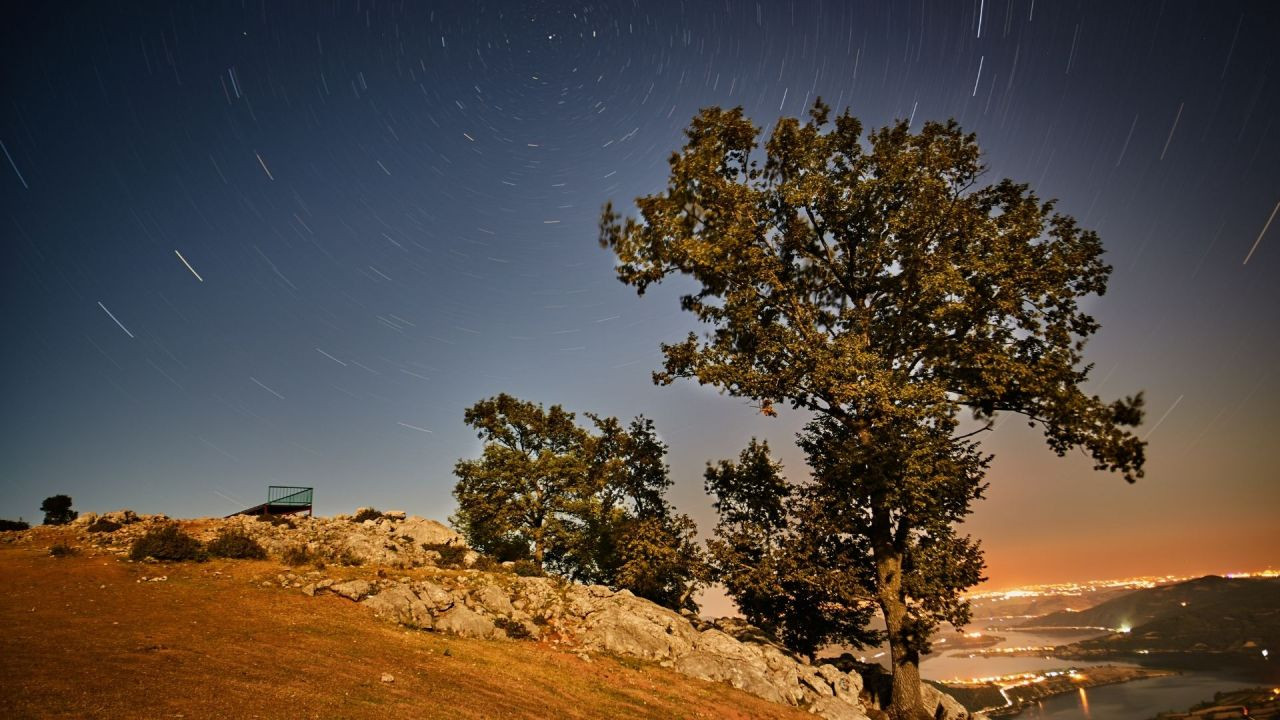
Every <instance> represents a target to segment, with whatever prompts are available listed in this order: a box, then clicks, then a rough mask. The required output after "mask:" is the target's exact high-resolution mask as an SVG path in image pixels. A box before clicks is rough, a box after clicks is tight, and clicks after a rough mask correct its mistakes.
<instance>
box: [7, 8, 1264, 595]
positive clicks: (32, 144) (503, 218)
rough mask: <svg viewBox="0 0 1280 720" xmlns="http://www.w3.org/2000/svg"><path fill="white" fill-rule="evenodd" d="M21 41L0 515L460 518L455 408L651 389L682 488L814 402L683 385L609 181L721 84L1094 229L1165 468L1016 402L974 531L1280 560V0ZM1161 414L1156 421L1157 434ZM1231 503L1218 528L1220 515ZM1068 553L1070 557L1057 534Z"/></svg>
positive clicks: (311, 18)
mask: <svg viewBox="0 0 1280 720" xmlns="http://www.w3.org/2000/svg"><path fill="white" fill-rule="evenodd" d="M6 15H7V18H6V22H5V23H4V27H3V29H0V33H3V42H0V54H2V55H3V63H2V64H0V67H2V68H3V69H2V70H0V72H2V73H3V78H4V81H3V88H4V93H3V100H2V102H0V149H3V151H4V155H5V159H6V163H4V164H3V165H0V226H2V227H3V248H4V257H3V288H4V290H3V293H4V294H3V297H4V301H3V308H4V313H5V319H6V323H5V324H6V327H5V333H4V337H5V340H4V343H3V351H2V353H3V354H2V357H3V368H2V370H3V374H2V377H3V382H4V398H5V411H4V413H3V421H4V425H3V434H2V435H0V457H2V458H3V460H2V461H0V462H2V464H0V478H2V482H0V513H2V514H4V516H5V517H10V516H11V517H14V518H16V517H17V516H19V515H24V516H25V517H26V518H27V519H29V520H30V519H32V518H36V517H37V511H36V510H35V508H36V507H38V505H39V502H40V500H41V499H42V498H44V497H46V496H48V495H51V494H53V493H58V492H63V493H67V494H69V495H72V496H73V497H74V498H75V501H76V507H77V508H81V509H88V510H108V509H114V508H118V507H130V508H134V509H137V510H138V511H139V512H143V511H145V512H165V513H169V514H172V515H178V516H195V515H222V514H226V513H228V512H232V511H234V510H238V509H239V508H240V507H243V506H245V505H246V504H248V503H249V502H251V501H252V502H257V501H258V500H257V498H258V497H259V495H261V493H262V492H263V486H265V485H267V484H282V485H308V486H310V485H314V486H315V487H316V488H317V490H316V501H317V510H318V512H322V513H324V514H332V513H337V512H349V511H350V510H352V509H353V508H354V507H356V506H358V505H376V506H378V507H380V508H388V507H391V508H395V507H403V508H405V509H408V510H410V511H412V512H415V513H418V514H422V515H426V516H430V517H436V518H440V519H442V520H443V519H444V518H446V517H447V516H448V515H449V513H450V512H451V510H452V507H453V506H452V502H453V501H452V498H451V496H450V491H451V489H452V487H453V483H454V481H455V479H454V477H453V475H452V467H453V464H454V462H455V461H456V460H457V459H458V458H460V457H468V456H472V455H474V454H475V453H476V451H477V450H478V441H477V440H476V439H475V437H474V436H473V435H472V434H471V433H469V432H468V431H467V430H466V428H465V427H464V425H463V423H462V411H463V408H464V407H466V406H468V405H470V404H472V403H474V402H475V401H477V400H479V399H481V398H483V397H488V396H491V395H495V394H497V393H499V392H508V393H511V394H514V395H516V396H519V397H522V398H526V399H529V400H534V401H538V402H543V403H546V404H552V403H559V404H563V405H564V406H565V407H566V408H567V409H569V410H573V411H577V412H583V411H592V412H597V413H603V414H606V415H617V416H620V417H623V418H630V417H632V416H634V415H636V414H640V413H643V414H645V415H647V416H649V417H651V418H653V419H654V420H655V422H656V423H657V427H658V430H659V432H660V433H661V434H662V436H663V437H664V439H665V440H666V441H667V442H668V443H669V444H670V445H671V454H670V456H669V460H670V463H671V466H672V474H673V477H675V478H676V488H675V492H674V496H673V501H674V502H675V504H676V505H677V506H678V507H680V509H681V510H684V511H686V512H689V513H691V514H692V515H693V516H694V517H695V518H696V519H698V520H699V521H700V523H701V524H702V529H703V531H704V533H705V532H706V531H708V530H709V529H710V521H711V518H712V515H711V512H710V505H709V501H708V500H707V499H706V497H705V496H704V494H703V490H702V479H701V473H702V468H703V466H704V463H705V462H706V461H707V460H710V459H719V458H724V457H730V456H735V455H736V454H737V452H738V450H739V449H741V448H742V447H743V446H744V445H745V444H746V442H747V440H748V439H749V438H750V437H751V436H753V435H755V436H759V437H768V438H769V439H770V441H771V444H772V445H773V446H774V447H775V448H778V449H784V448H785V449H786V450H785V451H784V459H785V461H786V464H787V468H788V470H789V471H790V472H792V473H801V472H803V467H804V466H803V461H802V458H801V456H800V454H799V452H798V451H796V450H795V449H794V447H793V434H794V432H795V431H796V430H797V429H798V428H799V427H800V426H801V425H802V424H803V420H804V418H801V417H798V416H796V415H795V414H794V413H790V412H786V411H783V412H782V413H781V417H779V418H776V419H773V418H767V417H763V416H761V415H760V414H759V413H758V412H756V411H755V410H754V409H753V408H751V407H749V406H748V405H747V404H745V403H743V402H741V401H738V400H735V399H732V398H728V397H722V396H718V395H716V394H715V393H714V392H712V391H710V390H708V389H706V388H700V387H697V386H696V385H694V384H692V383H683V384H677V385H676V386H675V387H669V388H661V387H655V386H654V385H653V384H652V383H651V381H650V372H651V370H653V369H655V368H657V367H658V366H659V363H660V352H659V344H660V343H661V342H671V341H674V340H677V339H679V338H681V337H682V336H683V335H685V334H686V333H687V332H688V331H689V330H691V329H694V327H693V323H692V320H691V318H690V317H689V316H688V315H687V314H685V313H682V312H681V311H680V308H679V303H678V300H677V297H678V295H679V293H680V291H681V290H682V288H681V286H680V283H679V282H674V283H669V284H668V285H664V286H662V287H660V288H657V289H656V290H654V291H652V292H650V293H648V294H646V296H645V297H643V298H638V297H636V296H635V295H634V293H633V292H632V291H630V290H629V289H628V288H626V287H624V286H622V285H621V284H620V283H618V282H617V281H616V280H615V279H614V276H613V272H612V263H613V258H612V256H611V255H610V254H609V253H608V252H606V251H604V250H601V249H600V248H599V247H598V245H597V223H598V219H599V212H600V208H601V206H602V205H603V203H604V202H606V201H608V200H613V201H614V202H615V203H616V204H617V205H618V206H619V207H620V208H625V209H626V210H627V211H631V201H632V199H633V198H635V197H637V196H639V195H642V194H648V193H652V192H655V191H657V190H659V189H660V188H662V187H663V186H664V185H665V179H666V169H667V166H666V161H667V157H668V155H669V154H670V153H671V152H673V151H675V150H677V149H678V148H679V147H680V145H681V142H682V134H681V131H682V130H683V128H684V127H685V126H686V125H687V123H688V122H689V120H690V118H691V117H692V116H693V115H694V113H696V112H697V110H698V109H699V108H700V107H704V106H708V105H720V106H726V107H729V106H736V105H741V106H742V107H743V108H744V109H745V111H746V113H747V115H748V116H749V117H751V118H753V119H754V121H755V122H756V123H757V124H758V125H761V126H763V127H765V128H766V129H767V128H768V127H770V126H771V125H772V124H773V123H774V122H776V120H777V118H778V117H779V116H782V115H790V116H796V115H802V114H803V113H804V112H805V111H806V110H807V108H808V107H809V106H811V105H812V103H813V101H814V99H815V98H817V97H819V96H821V97H822V98H823V99H824V100H825V101H826V102H828V103H829V104H830V105H832V106H834V107H835V108H837V109H843V108H845V107H849V108H850V109H851V111H852V112H853V114H855V115H857V116H858V117H860V118H861V119H862V120H863V122H864V124H865V125H866V126H867V127H869V128H873V127H879V126H883V125H885V124H887V123H890V122H893V121H894V120H896V119H899V118H901V119H910V121H911V123H912V127H913V128H915V129H918V128H919V127H920V125H921V124H922V123H923V122H924V121H926V120H945V119H947V118H955V119H956V120H957V121H958V122H959V123H960V124H961V125H962V126H963V127H964V128H965V129H966V130H969V131H973V132H975V133H977V135H978V141H979V143H980V145H981V146H982V148H983V150H984V152H985V154H986V162H987V163H988V165H989V168H990V169H989V171H988V178H989V179H991V180H992V181H994V180H997V179H999V178H1002V177H1010V178H1013V179H1014V180H1016V181H1018V182H1025V183H1029V184H1031V186H1032V188H1033V189H1035V191H1036V192H1037V193H1038V194H1039V195H1040V196H1041V197H1045V198H1057V199H1058V207H1059V209H1061V210H1062V211H1064V212H1066V213H1068V214H1071V215H1073V216H1075V217H1076V218H1077V219H1078V220H1079V221H1080V222H1081V224H1082V225H1084V226H1085V227H1088V228H1091V229H1095V230H1097V231H1098V233H1099V235H1100V236H1101V238H1102V240H1103V243H1104V244H1105V246H1106V248H1107V250H1108V255H1107V259H1108V262H1110V263H1111V264H1112V265H1113V266H1114V268H1115V272H1114V273H1113V276H1112V280H1111V285H1110V288H1111V289H1110V292H1109V293H1108V294H1107V295H1106V296H1105V297H1102V298H1100V299H1098V300H1097V301H1096V302H1094V303H1093V306H1092V307H1091V309H1090V310H1091V312H1093V313H1094V314H1095V316H1096V317H1097V318H1098V319H1099V321H1100V322H1101V323H1102V328H1103V329H1102V332H1101V333H1100V334H1099V335H1098V337H1097V338H1096V339H1095V340H1094V341H1093V342H1092V343H1091V345H1090V346H1089V349H1088V352H1087V357H1088V358H1089V359H1090V361H1092V362H1094V363H1095V364H1096V369H1095V371H1094V375H1093V377H1094V378H1095V380H1094V381H1093V384H1092V386H1091V389H1092V390H1093V391H1095V392H1098V393H1099V394H1101V395H1103V396H1104V397H1109V396H1115V395H1116V394H1118V393H1122V392H1132V391H1135V390H1137V389H1145V390H1146V392H1147V397H1148V409H1149V413H1148V420H1147V422H1148V425H1147V426H1146V427H1144V428H1142V429H1140V432H1141V433H1145V434H1147V435H1148V436H1149V437H1150V440H1151V443H1152V444H1151V447H1150V450H1149V457H1150V461H1149V463H1148V466H1147V478H1146V479H1144V480H1143V481H1142V482H1140V483H1138V484H1137V485H1135V486H1132V487H1129V486H1125V485H1124V483H1122V482H1120V481H1117V480H1116V479H1115V478H1112V477H1107V476H1106V475H1105V474H1099V475H1094V474H1093V473H1092V472H1091V470H1090V467H1089V463H1088V462H1087V460H1086V459H1085V458H1083V457H1080V456H1075V455H1071V456H1068V457H1067V458H1065V459H1059V458H1057V457H1055V456H1054V455H1053V454H1052V453H1051V452H1049V451H1047V450H1045V449H1044V447H1043V443H1042V442H1041V441H1040V439H1039V438H1038V436H1036V435H1035V434H1034V433H1033V432H1031V431H1029V430H1027V429H1026V428H1025V427H1023V426H1021V425H1020V424H1019V423H1017V422H1012V423H1004V424H1002V425H1001V426H1000V428H999V429H998V431H997V432H996V433H994V435H993V437H991V439H990V440H989V445H990V448H991V449H992V450H993V451H995V452H996V453H997V457H998V460H997V461H996V463H995V465H994V466H993V468H992V472H991V476H990V480H991V489H990V490H989V492H988V499H987V500H986V501H984V502H982V503H980V504H979V506H978V509H977V514H976V515H975V516H974V518H973V520H972V521H971V523H970V526H971V527H970V528H969V529H970V531H971V532H973V533H974V534H975V535H976V536H978V537H981V538H983V540H984V543H985V547H986V548H987V551H988V561H989V564H990V566H991V567H990V571H989V575H990V576H991V577H992V584H995V585H1000V584H1010V583H1015V582H1030V581H1057V580H1068V579H1074V578H1083V577H1099V576H1103V575H1105V574H1106V573H1107V572H1111V571H1114V573H1116V574H1134V573H1137V572H1143V573H1156V572H1162V573H1163V572H1170V573H1173V572H1196V571H1202V570H1204V571H1208V570H1220V569H1222V567H1223V565H1230V564H1232V563H1239V564H1240V565H1242V566H1259V565H1266V564H1267V563H1274V561H1275V560H1276V557H1275V550H1276V548H1280V530H1277V525H1276V523H1275V521H1274V517H1273V516H1272V515H1273V513H1274V509H1275V508H1276V507H1280V482H1277V481H1278V480H1280V477H1278V476H1277V471H1276V464H1275V462H1274V459H1273V455H1274V453H1273V450H1272V446H1273V445H1274V442H1275V440H1274V435H1275V433H1276V431H1277V430H1278V429H1280V410H1278V409H1277V408H1278V407H1280V403H1278V401H1280V397H1278V393H1277V389H1278V380H1280V378H1278V377H1277V372H1276V369H1275V368H1276V366H1277V362H1276V357H1277V350H1278V349H1280V347H1278V346H1280V332H1277V328H1280V323H1277V315H1276V313H1277V308H1278V307H1280V290H1278V289H1277V288H1280V283H1278V282H1277V280H1276V278H1277V270H1280V254H1278V253H1277V242H1278V241H1280V238H1277V237H1276V233H1277V230H1276V226H1275V225H1274V224H1273V223H1272V220H1274V218H1275V215H1276V209H1277V208H1278V207H1280V173H1278V172H1277V168H1280V127H1278V126H1277V117H1278V115H1280V89H1278V87H1277V83H1278V82H1280V49H1278V48H1277V45H1276V41H1275V40H1276V38H1277V37H1280V9H1277V8H1276V7H1275V6H1274V5H1273V4H1272V3H1267V2H1220V3H1194V2H1173V1H1170V2H1124V3H1115V2H1069V3H1068V2H1046V1H1045V0H1040V2H1038V3H1037V2H1035V1H1034V0H1031V1H1028V0H1011V1H1005V0H993V1H992V2H990V3H987V2H985V0H972V1H971V2H970V1H967V0H966V1H961V2H950V1H934V0H923V1H919V0H911V1H910V2H876V3H845V2H837V1H835V0H825V1H818V0H812V1H805V0H795V1H794V2H763V1H762V2H739V1H737V0H723V1H718V2H693V1H692V0H685V1H684V2H675V1H671V2H666V1H663V2H657V1H650V0H635V1H632V0H626V1H622V0H618V1H615V2H577V3H571V2H532V1H531V2H497V3H494V2H468V3H432V2H421V3H380V2H368V1H361V2H341V1H339V2H331V3H323V4H321V3H268V2H247V3H239V4H235V3H138V2H132V1H130V0H121V1H120V2H111V3H36V2H20V3H18V4H16V5H15V6H13V7H11V8H8V12H7V13H6ZM1157 426H1158V432H1156V430H1157ZM1210 526H1212V528H1213V530H1212V533H1210V534H1209V535H1201V534H1199V533H1197V532H1194V530H1195V529H1197V528H1201V527H1204V528H1207V527H1210ZM1045 558H1052V560H1053V562H1052V563H1046V561H1045Z"/></svg>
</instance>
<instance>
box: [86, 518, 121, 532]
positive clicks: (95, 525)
mask: <svg viewBox="0 0 1280 720" xmlns="http://www.w3.org/2000/svg"><path fill="white" fill-rule="evenodd" d="M122 527H124V526H123V525H121V524H120V523H118V522H116V521H114V520H108V519H106V518H98V519H97V520H94V521H93V522H92V523H90V524H89V532H91V533H109V532H115V531H117V530H119V529H120V528H122Z"/></svg>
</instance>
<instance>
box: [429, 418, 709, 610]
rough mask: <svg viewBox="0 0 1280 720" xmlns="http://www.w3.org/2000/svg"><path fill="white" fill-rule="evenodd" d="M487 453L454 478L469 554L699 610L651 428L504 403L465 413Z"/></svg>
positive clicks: (682, 522)
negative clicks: (582, 421) (583, 420)
mask: <svg viewBox="0 0 1280 720" xmlns="http://www.w3.org/2000/svg"><path fill="white" fill-rule="evenodd" d="M465 417H466V421H467V424H469V425H471V426H472V427H474V428H476V430H477V431H478V434H479V436H480V438H481V439H482V440H484V449H483V452H482V455H481V457H480V458H478V459H474V460H460V461H458V463H457V465H456V466H455V469H454V472H455V474H457V476H458V478H459V480H458V484H457V486H456V487H455V488H454V497H455V498H457V500H458V511H457V513H455V515H454V516H453V518H452V520H453V523H454V525H455V526H457V527H458V529H459V530H460V531H461V532H462V534H463V535H464V536H465V537H466V539H467V542H468V543H469V544H470V545H471V546H472V547H475V548H476V549H478V550H482V551H484V552H487V553H490V554H492V555H495V556H497V557H499V558H501V559H504V560H530V561H532V562H533V563H534V564H535V565H536V566H537V567H538V568H539V569H547V570H551V571H553V572H556V573H559V574H561V575H564V576H566V577H568V578H570V579H573V580H578V581H582V582H590V583H601V584H605V585H612V586H614V587H618V588H625V589H627V590H630V591H632V592H633V593H635V594H636V595H638V596H640V597H644V598H648V599H650V600H653V601H654V602H657V603H659V604H662V605H666V606H667V607H671V608H676V609H696V605H695V604H694V603H693V594H694V592H695V591H696V590H697V589H698V588H699V587H701V586H702V584H703V582H704V576H705V570H704V567H705V565H704V562H703V558H702V552H701V549H700V548H699V547H698V545H697V543H696V540H695V530H696V528H695V526H694V524H693V522H692V520H690V519H689V518H688V517H687V516H685V515H681V514H678V513H677V512H675V509H674V508H673V507H672V506H671V505H670V503H668V502H667V500H666V497H665V493H666V490H667V489H668V488H669V487H670V486H671V480H670V477H669V475H668V468H667V465H666V459H665V458H666V452H667V446H666V444H665V443H663V442H662V441H661V440H660V439H659V438H658V435H657V431H656V429H655V428H654V425H653V422H652V421H650V420H647V419H645V418H643V417H637V418H636V419H635V420H633V421H632V422H631V424H630V425H629V426H624V425H623V424H622V423H621V422H619V421H618V419H617V418H612V417H608V418H606V417H600V416H597V415H592V414H590V413H588V414H587V417H588V418H589V419H590V420H591V423H592V426H591V427H590V428H583V427H581V426H579V425H578V424H577V423H576V422H575V420H574V414H573V413H570V412H566V411H565V410H564V409H563V408H561V407H560V406H559V405H554V406H552V407H551V408H550V409H544V408H543V407H542V406H540V405H535V404H533V403H529V402H525V401H522V400H519V399H516V398H513V397H511V396H509V395H505V394H503V395H498V396H497V397H494V398H490V399H487V400H482V401H480V402H478V403H476V404H475V405H474V406H472V407H471V408H468V409H467V411H466V415H465Z"/></svg>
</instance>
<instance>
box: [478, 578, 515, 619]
mask: <svg viewBox="0 0 1280 720" xmlns="http://www.w3.org/2000/svg"><path fill="white" fill-rule="evenodd" d="M475 598H476V602H478V603H480V605H481V607H483V608H484V609H485V610H488V611H489V612H491V613H493V614H495V615H502V616H504V617H511V614H512V613H514V612H515V611H516V609H515V607H514V606H513V605H512V604H511V597H510V596H509V595H508V594H507V593H506V591H504V590H503V589H502V588H500V587H498V586H497V585H485V586H484V587H482V588H480V590H479V591H478V592H477V593H476V594H475Z"/></svg>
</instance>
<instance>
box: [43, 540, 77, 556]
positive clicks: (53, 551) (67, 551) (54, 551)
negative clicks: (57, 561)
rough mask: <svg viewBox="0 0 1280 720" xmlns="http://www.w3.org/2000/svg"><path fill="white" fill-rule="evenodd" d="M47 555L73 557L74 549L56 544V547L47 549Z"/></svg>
mask: <svg viewBox="0 0 1280 720" xmlns="http://www.w3.org/2000/svg"><path fill="white" fill-rule="evenodd" d="M49 554H50V555H52V556H54V557H67V556H68V555H75V554H76V549H75V548H73V547H71V546H70V545H63V544H62V543H58V544H57V545H54V546H53V547H51V548H49Z"/></svg>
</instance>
